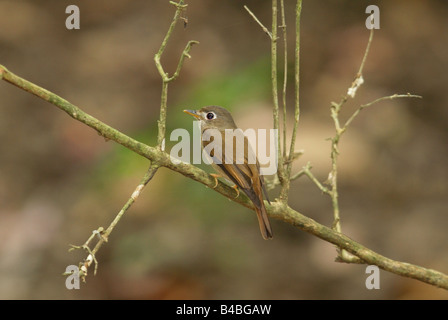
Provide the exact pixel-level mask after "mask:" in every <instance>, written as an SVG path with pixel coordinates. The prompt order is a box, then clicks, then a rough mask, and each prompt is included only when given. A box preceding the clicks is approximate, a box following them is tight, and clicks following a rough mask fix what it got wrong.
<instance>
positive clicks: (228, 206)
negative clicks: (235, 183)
mask: <svg viewBox="0 0 448 320" xmlns="http://www.w3.org/2000/svg"><path fill="white" fill-rule="evenodd" d="M187 3H188V10H187V12H186V16H187V17H188V24H187V26H186V27H184V26H183V23H180V24H179V25H178V26H177V27H176V29H175V31H174V34H173V36H172V38H171V40H170V42H169V44H168V47H167V49H166V52H165V54H164V56H163V58H162V63H163V65H164V67H165V69H166V70H167V71H168V72H170V73H172V72H173V71H174V70H175V68H176V66H177V61H178V59H179V56H180V53H181V52H182V50H183V48H184V47H185V44H186V43H187V41H188V40H197V41H199V42H200V44H199V45H197V46H195V47H193V49H192V51H191V55H192V59H187V60H186V62H185V64H184V67H183V69H182V71H181V75H180V77H179V78H178V79H177V80H176V81H175V82H174V83H172V84H171V85H170V88H169V96H168V106H169V109H168V133H169V132H171V130H173V129H174V128H186V129H188V130H191V129H192V119H191V117H188V116H187V115H185V114H183V113H182V112H181V111H182V110H183V109H185V108H187V107H189V108H199V107H201V106H203V105H210V104H216V105H223V106H225V107H228V108H229V109H230V110H231V111H232V113H233V115H234V118H235V119H236V122H237V124H238V125H239V126H240V127H242V128H250V127H263V128H271V127H272V115H271V110H272V98H271V91H270V90H271V87H270V42H269V39H268V37H267V36H266V34H265V33H263V32H262V30H261V29H260V27H259V26H258V25H257V24H256V23H255V22H254V21H253V20H252V18H251V17H250V16H249V15H248V13H247V12H246V11H245V10H244V9H243V5H244V4H246V5H247V6H248V7H249V8H251V10H252V11H253V12H254V13H255V14H256V15H257V17H258V18H259V19H260V20H261V21H262V22H263V23H264V24H265V25H266V26H270V24H271V11H270V10H271V2H270V1H256V0H246V1H245V2H242V1H236V0H233V1H207V0H189V1H187ZM71 4H76V5H78V6H79V8H80V11H81V29H80V30H67V29H66V28H65V19H66V18H67V16H68V15H67V14H65V9H66V7H67V6H68V5H71ZM285 4H286V8H287V26H288V28H289V29H288V38H289V40H288V44H289V52H288V53H289V71H290V72H289V81H290V84H291V85H292V84H293V70H294V63H293V58H294V57H293V53H294V49H293V48H294V47H293V45H294V31H293V28H294V8H295V3H294V1H290V0H285ZM369 4H377V5H379V7H380V12H381V29H380V30H378V31H377V32H376V33H375V36H374V40H373V43H372V47H371V51H370V55H369V57H368V60H367V63H366V65H365V70H364V79H365V84H364V85H363V86H362V87H361V89H360V90H359V91H358V93H357V96H356V98H355V99H354V100H350V101H349V103H347V104H346V105H344V109H343V111H342V114H341V118H342V119H346V118H347V117H348V116H350V115H351V113H352V112H353V111H354V110H356V108H357V107H358V106H359V105H360V104H362V103H366V102H369V101H372V100H374V99H376V98H379V97H382V96H386V95H391V94H394V93H407V92H410V93H413V94H418V95H422V96H423V99H421V100H420V99H401V100H393V101H387V102H383V103H381V104H377V105H375V106H372V107H371V108H369V109H366V110H365V111H363V112H362V113H361V114H360V116H359V117H358V118H357V119H356V121H355V122H354V123H353V125H352V126H351V127H350V128H349V130H348V131H347V133H346V134H345V135H344V136H343V139H342V141H341V143H340V171H339V178H340V180H339V184H340V190H339V191H340V209H341V216H342V229H343V232H344V233H346V234H347V235H348V236H350V237H352V238H353V239H355V240H357V241H359V242H360V243H362V244H364V245H366V246H367V247H369V248H371V249H373V250H375V251H377V252H379V253H381V254H383V255H385V256H387V257H390V258H392V259H396V260H400V261H406V262H410V263H414V264H418V265H422V266H425V267H428V268H432V269H436V270H439V271H442V272H445V273H447V272H448V255H447V251H448V235H447V232H446V230H447V228H448V215H447V208H448V197H447V195H448V170H447V161H448V148H447V141H448V140H447V139H448V130H447V126H448V108H447V102H448V91H447V90H446V88H447V84H448V73H447V72H446V71H447V62H448V39H447V38H448V24H447V16H448V3H447V2H446V1H442V0H440V1H436V0H431V1H418V0H412V1H411V0H407V1H400V0H394V1H387V2H386V1H382V2H379V1H376V2H375V1H373V2H372V1H369V2H367V1H348V0H345V1H341V0H332V1H308V0H304V3H303V11H302V24H301V28H302V34H301V36H302V37H301V74H300V78H301V96H300V99H301V120H300V126H299V131H298V138H297V144H296V147H297V149H304V151H305V153H304V155H303V156H302V157H301V158H300V159H299V160H297V161H296V165H295V167H294V171H298V170H300V168H301V167H302V166H304V165H305V164H306V163H307V162H308V161H310V162H311V164H312V165H313V172H314V174H315V175H316V176H317V177H318V178H319V179H320V180H321V181H323V180H325V179H326V177H327V175H328V172H329V170H330V156H329V155H330V143H329V141H328V140H326V139H327V138H329V137H331V136H332V135H333V134H334V127H333V122H332V120H331V118H330V102H331V101H339V100H340V98H341V96H342V95H343V94H345V93H346V91H347V88H348V87H349V86H350V85H351V82H352V81H353V79H354V76H355V74H356V72H357V71H358V68H359V65H360V63H361V60H362V57H363V53H364V50H365V47H366V44H367V40H368V36H369V31H368V30H367V29H366V28H365V20H366V18H367V14H365V8H366V7H367V5H369ZM0 12H2V13H4V14H3V15H2V19H1V21H0V64H2V65H4V66H6V67H7V68H8V69H10V70H11V71H12V72H14V73H16V74H18V75H20V76H22V77H24V78H25V79H28V80H30V81H32V82H34V83H36V84H38V85H40V86H42V87H44V88H46V89H48V90H50V91H52V92H55V93H57V94H58V95H60V96H62V97H64V98H65V99H67V100H69V101H70V102H72V103H74V104H75V105H77V106H79V107H81V108H82V109H83V110H84V111H86V112H87V113H89V114H91V115H93V116H95V117H97V118H98V119H100V120H102V121H104V122H106V123H107V124H109V125H111V126H113V127H115V128H117V129H118V130H120V131H122V132H124V133H126V134H128V135H130V136H132V137H134V138H137V139H139V140H141V141H143V142H145V143H148V144H152V145H154V143H155V140H156V121H157V119H158V108H159V105H160V91H161V79H160V76H159V74H158V72H157V70H156V68H155V65H154V62H153V56H154V54H155V53H156V52H157V50H158V49H159V46H160V44H161V41H162V39H163V37H164V35H165V33H166V30H167V29H168V26H169V24H170V23H171V20H172V17H173V14H174V7H173V6H172V5H170V4H169V3H168V1H167V0H166V1H165V0H163V1H162V0H151V1H143V0H132V1H131V0H114V1H107V0H95V1H87V0H85V1H72V0H70V1H66V0H47V1H39V2H36V1H31V0H23V1H15V0H0ZM279 45H280V46H279V50H280V52H279V53H280V54H279V55H280V56H281V42H280V43H279ZM280 65H281V62H280ZM280 76H281V74H280ZM292 88H293V86H291V87H290V88H289V90H288V97H287V100H288V106H289V107H288V108H289V110H288V112H289V113H288V115H289V117H292V113H293V103H294V100H293V95H294V92H293V90H292ZM290 127H291V126H290ZM0 140H1V141H2V143H1V147H0V298H1V299H410V298H413V299H446V298H448V294H447V291H444V290H442V289H437V288H434V287H432V286H429V285H426V284H423V283H420V282H418V281H416V280H411V279H406V278H402V277H400V276H397V275H393V274H389V273H387V272H384V271H381V273H380V276H381V278H380V281H381V282H380V290H367V289H366V287H365V279H366V277H367V275H366V274H365V268H366V266H364V265H347V264H340V263H336V262H334V259H335V257H336V251H335V248H334V246H333V245H331V244H328V243H326V242H324V241H322V240H320V239H318V238H316V237H313V236H310V235H309V234H307V233H305V232H303V231H301V230H299V229H296V228H294V227H292V226H290V225H288V224H286V223H284V222H282V221H277V220H273V219H271V224H272V227H273V230H274V240H273V241H264V240H263V239H262V238H261V236H260V232H259V230H258V225H257V222H256V217H255V215H254V214H253V212H252V211H250V210H248V209H245V208H243V207H241V206H239V205H237V204H235V203H233V202H230V201H228V200H227V199H224V198H223V197H221V196H219V195H218V194H217V193H215V192H213V191H212V190H210V189H207V188H205V187H204V186H203V185H201V184H198V183H196V182H194V181H193V180H190V179H186V178H184V177H183V176H181V175H179V174H177V173H175V172H171V171H169V170H167V169H163V168H162V169H160V170H159V171H158V172H157V174H156V176H155V177H154V179H153V180H152V181H151V182H150V184H149V185H148V186H147V187H146V189H145V190H144V192H143V194H142V195H141V197H140V198H139V199H138V201H137V202H136V203H135V205H134V206H133V207H132V208H131V209H130V210H129V211H128V212H127V214H126V215H125V217H124V218H123V219H122V220H121V221H120V223H119V225H118V226H117V228H116V229H115V231H114V232H113V233H112V235H111V237H110V239H109V242H108V243H107V244H106V245H105V246H103V248H102V249H101V250H100V252H99V254H98V256H97V258H98V261H99V262H100V263H99V267H98V274H97V276H95V277H94V276H93V274H91V275H89V277H88V278H87V283H86V284H82V286H81V289H80V290H67V289H66V287H65V277H63V276H62V273H63V272H64V271H65V268H66V266H68V265H72V264H75V265H77V264H78V262H79V261H80V260H82V259H83V258H85V257H86V254H85V253H84V252H81V251H78V252H72V253H69V252H67V250H68V248H69V244H82V243H84V241H85V240H86V239H87V238H88V237H89V236H90V234H91V232H92V230H94V229H96V228H98V227H99V226H103V227H107V226H108V225H109V223H110V222H111V221H112V219H113V218H114V217H115V215H116V213H117V212H118V211H119V210H120V208H121V207H122V205H123V204H124V203H125V202H126V201H127V199H128V198H129V196H130V195H131V193H132V191H133V190H134V188H135V187H136V185H137V184H138V183H139V181H140V179H141V177H142V176H143V174H144V173H145V171H146V169H147V166H148V162H147V161H146V160H145V159H143V158H142V157H140V156H138V155H136V154H134V153H132V152H130V151H128V150H127V149H125V148H123V147H121V146H118V145H116V144H115V143H113V142H110V141H109V142H105V141H104V139H103V138H101V137H100V136H98V134H97V133H96V132H95V131H94V130H92V129H90V128H88V127H86V126H85V125H82V124H81V123H79V122H77V121H74V120H73V119H72V118H70V117H68V116H67V115H66V114H65V113H64V112H62V111H60V110H59V109H57V108H55V107H54V106H52V105H51V104H49V103H46V102H44V101H42V100H40V99H38V98H36V97H34V96H32V95H31V94H29V93H26V92H24V91H22V90H19V89H17V88H15V87H14V86H11V85H9V84H8V83H6V82H0ZM172 144H173V143H171V144H169V143H168V147H169V146H170V145H172ZM203 168H205V169H206V170H208V171H209V172H211V169H210V168H207V167H203ZM276 192H277V190H273V191H272V192H271V194H270V197H271V199H274V198H275V197H276V196H277V193H276ZM290 205H291V207H293V208H295V209H296V210H298V211H299V212H301V213H303V214H305V215H307V216H309V217H311V218H313V219H315V220H317V221H318V222H320V223H323V224H325V225H327V226H330V225H331V223H332V208H331V203H330V199H329V198H328V197H327V196H324V195H322V194H321V192H320V191H319V190H318V189H317V188H316V187H315V186H314V185H313V184H312V183H311V182H310V181H309V180H308V179H306V178H304V177H303V178H301V179H299V180H297V181H294V182H293V183H292V187H291V192H290ZM92 270H93V269H91V271H92Z"/></svg>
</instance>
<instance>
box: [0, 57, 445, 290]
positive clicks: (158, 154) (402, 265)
mask: <svg viewBox="0 0 448 320" xmlns="http://www.w3.org/2000/svg"><path fill="white" fill-rule="evenodd" d="M0 79H3V80H4V81H6V82H9V83H11V84H13V85H15V86H17V87H19V88H21V89H23V90H25V91H28V92H30V93H32V94H34V95H36V96H38V97H40V98H42V99H44V100H45V101H48V102H50V103H52V104H53V105H55V106H56V107H58V108H59V109H61V110H63V111H65V112H66V113H67V114H68V115H70V116H71V117H73V118H74V119H76V120H78V121H80V122H82V123H84V124H86V125H88V126H89V127H91V128H93V129H94V130H96V131H97V132H98V133H99V134H100V135H102V136H103V137H105V138H106V139H109V140H112V141H115V142H117V143H119V144H121V145H122V146H124V147H126V148H128V149H129V150H131V151H133V152H135V153H137V154H139V155H141V156H143V157H145V158H147V159H149V160H151V161H152V164H153V165H156V166H160V167H166V168H168V169H170V170H173V171H175V172H178V173H180V174H182V175H184V176H185V177H188V178H190V179H193V180H195V181H197V182H199V183H202V184H204V185H205V186H208V187H209V188H213V186H214V185H215V179H214V178H213V177H211V176H210V175H209V174H208V173H206V172H205V171H203V170H201V169H199V168H197V167H195V166H193V165H191V164H188V163H179V164H173V163H172V162H171V160H170V155H169V154H168V153H166V152H164V151H161V150H159V149H158V148H154V147H150V146H148V145H146V144H144V143H142V142H139V141H137V140H135V139H133V138H131V137H129V136H127V135H125V134H123V133H121V132H120V131H118V130H116V129H114V128H112V127H110V126H108V125H107V124H105V123H103V122H101V121H99V120H98V119H96V118H94V117H92V116H91V115H89V114H87V113H85V112H84V111H82V110H81V109H80V108H78V107H77V106H75V105H73V104H71V103H70V102H68V101H66V100H64V99H62V98H61V97H59V96H57V95H56V94H54V93H52V92H50V91H48V90H46V89H43V88H41V87H39V86H37V85H35V84H33V83H31V82H29V81H27V80H25V79H23V78H21V77H19V76H16V75H15V74H13V73H12V72H10V71H8V70H7V69H6V68H5V67H3V66H1V65H0ZM213 190H214V191H216V192H218V193H220V194H222V195H223V196H225V197H227V198H228V199H230V200H232V201H234V202H236V203H239V204H241V205H243V206H245V207H247V208H250V209H252V210H253V209H254V207H253V205H252V202H251V201H250V200H249V199H248V198H247V196H245V195H244V194H242V193H240V196H239V197H238V198H236V199H235V198H234V196H235V193H234V192H235V190H234V189H233V188H232V187H230V186H227V185H226V184H225V183H223V182H221V181H219V182H218V185H217V186H216V188H214V189H213ZM265 205H266V210H267V213H268V215H269V216H271V217H273V218H276V219H279V220H282V221H285V222H286V223H289V224H291V225H293V226H295V227H297V228H299V229H301V230H303V231H306V232H308V233H310V234H313V235H315V236H317V237H319V238H321V239H323V240H325V241H328V242H330V243H333V244H334V245H336V246H338V247H340V248H342V249H345V250H347V251H348V252H350V253H352V254H354V255H356V256H357V257H359V258H360V259H361V260H362V261H363V262H364V263H367V264H371V265H377V266H378V267H380V268H382V269H384V270H386V271H389V272H392V273H395V274H397V275H401V276H404V277H408V278H413V279H417V280H419V281H422V282H425V283H428V284H431V285H434V286H437V287H440V288H444V289H447V290H448V276H447V275H445V274H443V273H441V272H439V271H435V270H432V269H427V268H424V267H420V266H417V265H413V264H409V263H406V262H400V261H395V260H392V259H389V258H386V257H384V256H382V255H380V254H378V253H376V252H374V251H372V250H370V249H368V248H366V247H365V246H363V245H361V244H359V243H357V242H356V241H354V240H352V239H350V238H349V237H347V236H345V235H343V234H342V233H339V232H336V231H335V230H332V229H331V228H328V227H326V226H324V225H322V224H320V223H318V222H316V221H314V220H313V219H311V218H308V217H306V216H304V215H302V214H301V213H299V212H298V211H296V210H294V209H292V208H290V207H289V206H288V205H287V204H285V203H282V202H279V201H276V202H272V203H271V204H268V203H267V202H265Z"/></svg>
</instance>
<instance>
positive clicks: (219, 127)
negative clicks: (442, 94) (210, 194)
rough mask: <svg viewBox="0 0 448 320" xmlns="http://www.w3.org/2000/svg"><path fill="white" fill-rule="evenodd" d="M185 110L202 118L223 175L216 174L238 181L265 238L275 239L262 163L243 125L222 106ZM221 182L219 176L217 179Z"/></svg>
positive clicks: (206, 143)
mask: <svg viewBox="0 0 448 320" xmlns="http://www.w3.org/2000/svg"><path fill="white" fill-rule="evenodd" d="M184 112H185V113H188V114H190V115H192V116H193V117H195V118H196V119H198V120H199V121H200V124H201V135H202V147H203V148H204V149H205V151H206V154H207V155H208V156H209V157H210V159H211V164H212V166H213V168H214V169H215V170H216V171H217V172H218V173H219V175H213V176H214V177H215V179H216V178H217V177H219V176H222V177H224V178H226V179H227V180H229V181H231V182H233V183H234V184H235V185H234V188H235V190H236V191H237V196H238V195H239V191H238V188H239V189H241V190H242V191H243V192H244V193H245V194H246V195H247V196H248V197H249V199H250V200H251V201H252V203H253V204H254V207H255V211H256V213H257V217H258V224H259V225H260V231H261V235H262V236H263V238H264V239H272V230H271V225H270V224H269V219H268V215H267V213H266V208H265V206H264V202H263V192H264V194H265V195H266V199H267V201H268V202H269V199H268V197H267V192H266V188H265V185H264V179H263V176H262V175H260V164H259V163H258V159H257V158H256V156H255V154H254V152H253V151H252V148H251V147H250V144H249V141H248V139H247V137H246V136H244V134H243V131H242V130H241V129H238V127H237V126H236V124H235V121H233V118H232V115H231V114H230V112H229V111H227V110H226V109H224V108H222V107H218V106H207V107H203V108H202V109H200V110H184ZM226 132H227V134H226ZM229 133H232V134H229ZM215 140H216V141H215ZM219 140H220V142H219ZM212 141H214V144H215V146H216V145H218V147H217V148H216V147H215V148H209V149H211V150H207V149H208V148H207V146H209V147H211V146H212V145H210V143H211V142H212ZM241 142H243V143H244V144H243V148H241V147H240V146H241V144H240V145H238V143H241ZM226 146H227V147H226ZM217 184H218V180H216V185H217ZM216 185H215V187H216ZM269 203H270V202H269Z"/></svg>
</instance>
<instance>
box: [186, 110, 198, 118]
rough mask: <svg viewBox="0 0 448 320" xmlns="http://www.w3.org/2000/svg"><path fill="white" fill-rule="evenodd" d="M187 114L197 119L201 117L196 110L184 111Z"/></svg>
mask: <svg viewBox="0 0 448 320" xmlns="http://www.w3.org/2000/svg"><path fill="white" fill-rule="evenodd" d="M184 112H185V113H187V114H189V115H190V116H193V117H195V118H196V119H200V118H201V116H200V115H198V113H197V111H196V110H184Z"/></svg>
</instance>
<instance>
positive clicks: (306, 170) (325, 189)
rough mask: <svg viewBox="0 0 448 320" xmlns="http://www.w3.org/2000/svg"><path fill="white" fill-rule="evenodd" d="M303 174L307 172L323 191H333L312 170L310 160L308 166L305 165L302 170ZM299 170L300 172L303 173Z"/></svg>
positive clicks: (328, 192) (327, 192)
mask: <svg viewBox="0 0 448 320" xmlns="http://www.w3.org/2000/svg"><path fill="white" fill-rule="evenodd" d="M301 172H302V174H305V175H306V176H307V177H308V178H310V180H311V181H312V182H314V184H315V185H316V186H317V187H318V188H319V189H320V191H322V192H323V193H326V194H330V193H331V191H330V190H328V188H327V187H325V186H324V185H323V184H322V183H320V181H319V180H318V179H317V178H316V177H315V176H314V174H313V173H312V172H311V163H310V162H308V163H307V164H306V166H304V167H303V168H302V170H301ZM301 172H299V173H301Z"/></svg>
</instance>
